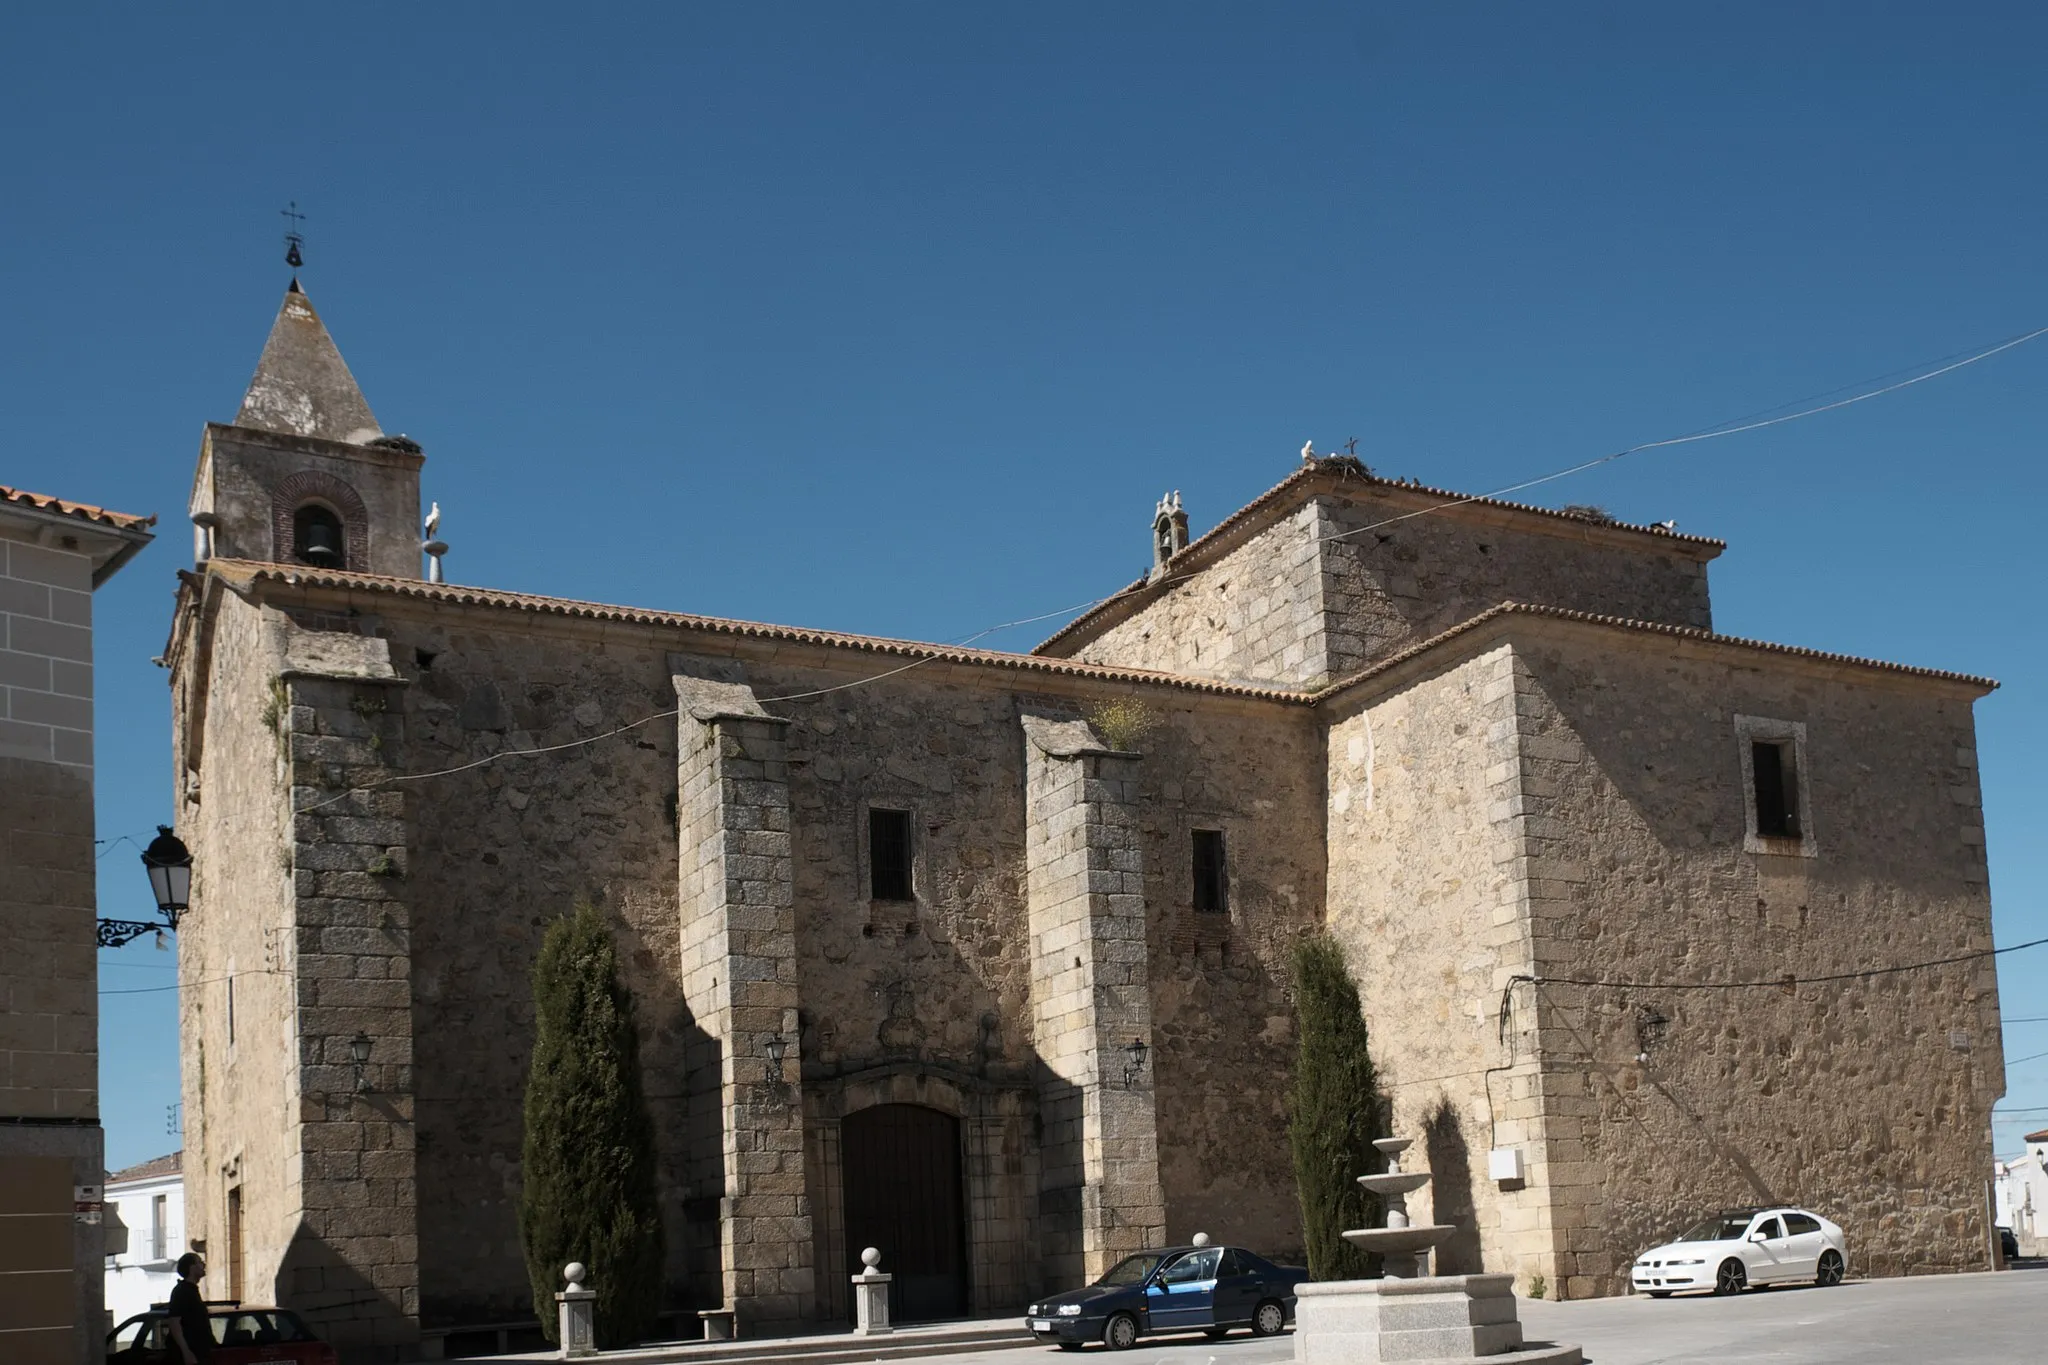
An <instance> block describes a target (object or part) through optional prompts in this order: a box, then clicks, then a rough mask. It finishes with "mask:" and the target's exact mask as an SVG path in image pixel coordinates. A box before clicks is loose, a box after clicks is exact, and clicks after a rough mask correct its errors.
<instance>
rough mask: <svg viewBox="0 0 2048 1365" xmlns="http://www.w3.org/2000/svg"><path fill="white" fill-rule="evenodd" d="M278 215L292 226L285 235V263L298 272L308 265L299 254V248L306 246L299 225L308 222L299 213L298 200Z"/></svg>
mask: <svg viewBox="0 0 2048 1365" xmlns="http://www.w3.org/2000/svg"><path fill="white" fill-rule="evenodd" d="M278 213H279V214H280V215H282V217H283V218H284V220H285V222H286V223H288V224H289V225H290V226H288V227H287V228H286V229H285V233H284V263H285V264H286V265H288V266H290V267H291V268H292V269H294V270H297V269H298V268H299V267H300V266H302V265H304V264H305V263H306V258H305V257H304V256H301V255H300V254H299V248H300V247H302V246H304V245H305V244H306V239H305V237H304V236H303V235H302V234H301V233H300V232H299V224H301V223H303V222H305V221H306V215H305V214H303V213H300V212H299V201H298V200H296V199H294V200H292V201H291V203H290V204H289V205H288V206H287V207H285V208H281V209H279V210H278Z"/></svg>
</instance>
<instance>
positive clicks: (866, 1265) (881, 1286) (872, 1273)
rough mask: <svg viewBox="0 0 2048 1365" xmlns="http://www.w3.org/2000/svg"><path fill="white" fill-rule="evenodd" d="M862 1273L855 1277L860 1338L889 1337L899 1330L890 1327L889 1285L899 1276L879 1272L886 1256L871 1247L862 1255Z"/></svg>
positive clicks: (856, 1332)
mask: <svg viewBox="0 0 2048 1365" xmlns="http://www.w3.org/2000/svg"><path fill="white" fill-rule="evenodd" d="M860 1263H861V1265H862V1267H863V1269H862V1270H861V1273H860V1274H858V1275H855V1276H854V1277H853V1304H854V1326H853V1334H854V1335H855V1336H857V1337H879V1336H886V1335H888V1334H889V1333H890V1332H893V1331H895V1330H896V1329H895V1328H893V1327H891V1326H890V1325H889V1282H890V1281H891V1280H893V1279H895V1278H896V1277H895V1276H894V1275H884V1274H883V1273H882V1272H881V1271H880V1270H878V1269H876V1267H877V1266H879V1265H881V1263H882V1253H881V1252H879V1251H877V1250H875V1249H874V1248H873V1247H869V1248H868V1249H867V1250H866V1251H863V1252H862V1253H861V1254H860Z"/></svg>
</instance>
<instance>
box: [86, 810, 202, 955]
mask: <svg viewBox="0 0 2048 1365" xmlns="http://www.w3.org/2000/svg"><path fill="white" fill-rule="evenodd" d="M142 869H143V871H145V872H147V873H148V874H149V889H150V893H151V894H152V895H154V896H155V897H156V908H157V913H158V914H160V915H162V916H163V917H164V918H163V922H162V923H161V924H157V923H145V922H143V921H141V920H132V919H103V920H101V921H100V922H99V946H100V947H102V948H118V947H120V946H121V945H122V944H124V943H127V942H129V941H130V940H132V939H138V938H141V937H142V936H143V935H144V934H160V933H162V932H163V931H164V930H165V929H169V930H170V931H171V932H172V933H174V934H175V933H176V932H178V921H179V920H180V919H181V918H183V916H184V914H185V910H186V908H187V907H188V906H189V905H190V904H191V894H192V854H191V853H190V852H189V851H188V850H187V849H186V847H185V845H184V843H183V842H181V841H180V840H179V838H178V836H177V835H175V834H173V833H171V827H170V826H169V825H158V826H157V827H156V838H154V839H152V840H150V841H149V847H148V848H146V849H144V850H142Z"/></svg>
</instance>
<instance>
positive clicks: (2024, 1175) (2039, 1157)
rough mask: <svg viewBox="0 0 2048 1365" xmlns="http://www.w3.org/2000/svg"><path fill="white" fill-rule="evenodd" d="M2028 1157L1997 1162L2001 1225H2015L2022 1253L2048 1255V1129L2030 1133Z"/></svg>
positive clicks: (1996, 1191)
mask: <svg viewBox="0 0 2048 1365" xmlns="http://www.w3.org/2000/svg"><path fill="white" fill-rule="evenodd" d="M2022 1141H2024V1142H2025V1143H2026V1144H2027V1153H2026V1155H2025V1156H2016V1157H2014V1158H2013V1159H2012V1160H2010V1161H2001V1162H1999V1163H1998V1165H1997V1170H1996V1176H1997V1178H1996V1179H1995V1180H1993V1181H1992V1191H1993V1200H1994V1203H1995V1204H1996V1210H1995V1213H1996V1216H1997V1219H1998V1225H1999V1226H2000V1227H2002V1228H2011V1229H2012V1233H2013V1236H2014V1237H2016V1238H2017V1239H2019V1244H2020V1255H2022V1256H2043V1255H2048V1128H2043V1129H2042V1130H2041V1131H2040V1132H2038V1133H2029V1134H2027V1135H2026V1137H2025V1138H2023V1139H2022Z"/></svg>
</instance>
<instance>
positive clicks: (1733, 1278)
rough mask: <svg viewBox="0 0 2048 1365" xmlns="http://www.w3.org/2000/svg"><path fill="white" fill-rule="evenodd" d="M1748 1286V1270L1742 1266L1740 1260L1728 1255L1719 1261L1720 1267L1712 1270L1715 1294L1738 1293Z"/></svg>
mask: <svg viewBox="0 0 2048 1365" xmlns="http://www.w3.org/2000/svg"><path fill="white" fill-rule="evenodd" d="M1748 1287H1749V1272H1748V1271H1746V1270H1744V1269H1743V1268H1742V1262H1740V1261H1738V1260H1736V1259H1735V1258H1734V1257H1732V1256H1731V1257H1729V1258H1728V1259H1727V1260H1725V1261H1723V1262H1721V1268H1720V1269H1719V1270H1717V1271H1715V1272H1714V1292H1715V1293H1716V1294H1740V1293H1741V1292H1742V1291H1743V1290H1744V1289H1746V1288H1748Z"/></svg>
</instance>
